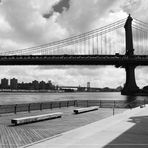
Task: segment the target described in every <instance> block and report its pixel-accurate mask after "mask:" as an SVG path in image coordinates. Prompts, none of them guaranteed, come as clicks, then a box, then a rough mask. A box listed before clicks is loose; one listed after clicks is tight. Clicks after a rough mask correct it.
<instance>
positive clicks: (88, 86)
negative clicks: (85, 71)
mask: <svg viewBox="0 0 148 148" xmlns="http://www.w3.org/2000/svg"><path fill="white" fill-rule="evenodd" d="M87 91H90V82H87Z"/></svg>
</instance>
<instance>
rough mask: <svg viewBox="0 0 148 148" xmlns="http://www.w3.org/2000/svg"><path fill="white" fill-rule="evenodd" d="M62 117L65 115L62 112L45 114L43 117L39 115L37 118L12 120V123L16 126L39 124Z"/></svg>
mask: <svg viewBox="0 0 148 148" xmlns="http://www.w3.org/2000/svg"><path fill="white" fill-rule="evenodd" d="M62 115H63V113H62V112H56V113H50V114H43V115H37V116H29V117H22V118H14V119H12V120H11V123H12V124H15V125H20V124H26V123H32V122H38V121H43V120H49V119H54V118H61V117H62Z"/></svg>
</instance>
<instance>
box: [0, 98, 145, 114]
mask: <svg viewBox="0 0 148 148" xmlns="http://www.w3.org/2000/svg"><path fill="white" fill-rule="evenodd" d="M146 103H147V101H146V100H134V101H131V102H128V103H127V102H125V101H124V100H116V101H115V100H65V101H50V102H38V103H27V104H7V105H0V114H7V113H14V114H16V113H18V112H31V111H37V110H40V111H42V110H45V109H54V108H63V107H72V106H73V107H89V106H99V107H100V108H113V114H114V113H115V108H130V109H132V108H134V107H137V106H141V105H145V104H146Z"/></svg>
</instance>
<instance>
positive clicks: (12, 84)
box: [10, 78, 18, 89]
mask: <svg viewBox="0 0 148 148" xmlns="http://www.w3.org/2000/svg"><path fill="white" fill-rule="evenodd" d="M17 87H18V80H17V79H15V78H13V79H10V89H17Z"/></svg>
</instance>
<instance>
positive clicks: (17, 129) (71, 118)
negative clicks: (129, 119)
mask: <svg viewBox="0 0 148 148" xmlns="http://www.w3.org/2000/svg"><path fill="white" fill-rule="evenodd" d="M73 109H75V108H74V107H69V108H61V109H53V110H45V111H42V112H40V111H38V112H31V113H30V114H27V113H18V114H16V115H15V114H9V115H8V114H7V115H1V116H0V147H1V148H16V147H20V146H24V145H27V144H30V143H33V142H37V141H39V140H43V139H45V138H49V137H51V136H54V135H57V134H60V133H63V132H65V131H68V130H71V129H74V128H77V127H80V126H83V125H86V124H89V123H92V122H95V121H98V120H100V119H102V118H105V117H108V116H111V115H112V109H103V108H101V109H99V111H94V112H89V113H87V114H80V115H78V116H75V115H73V114H72V113H73ZM124 110H125V109H117V110H116V113H119V112H122V111H124ZM59 111H60V112H63V118H59V119H55V120H47V121H43V122H37V123H32V124H26V125H20V126H13V125H12V124H11V119H12V118H16V117H23V116H27V115H28V116H30V115H37V114H44V113H53V112H59ZM98 112H99V113H98Z"/></svg>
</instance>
